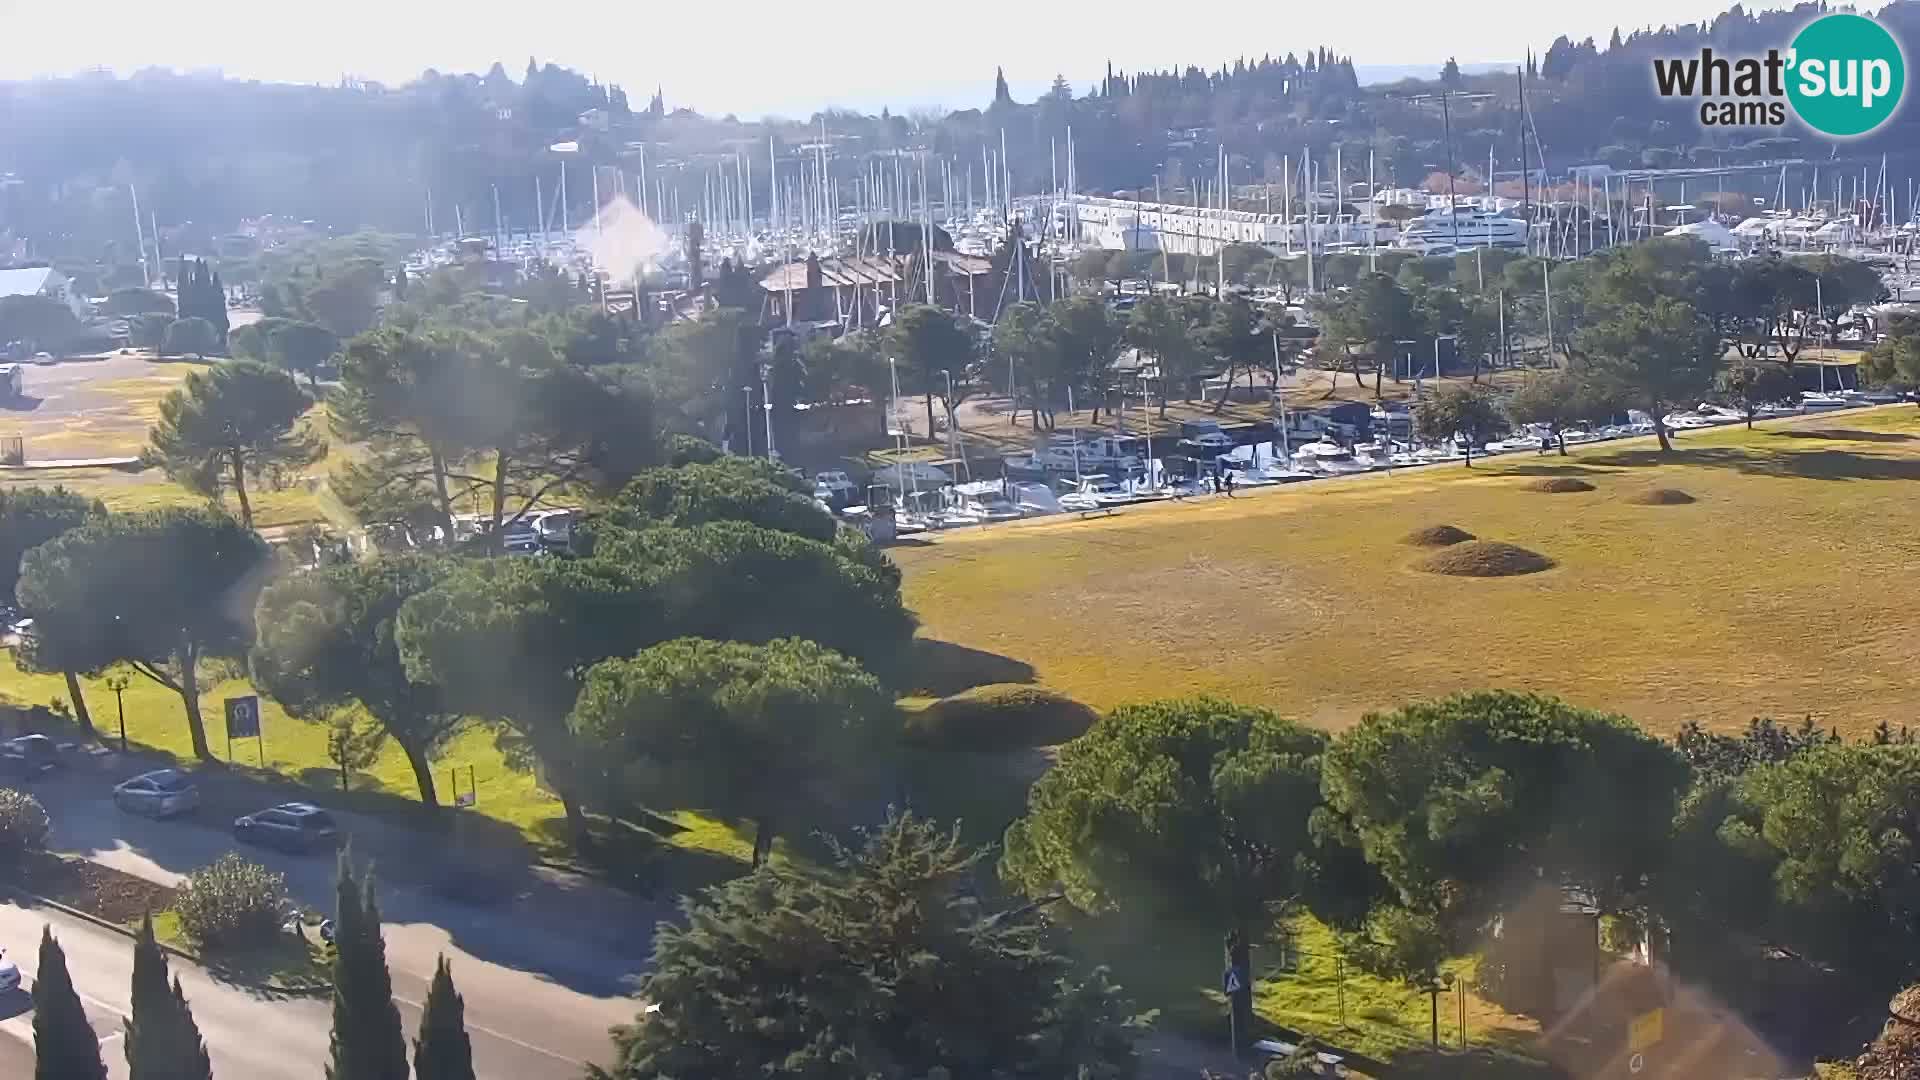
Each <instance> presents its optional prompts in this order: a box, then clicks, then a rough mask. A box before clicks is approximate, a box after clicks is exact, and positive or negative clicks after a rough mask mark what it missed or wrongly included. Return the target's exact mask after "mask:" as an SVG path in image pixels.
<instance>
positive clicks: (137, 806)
mask: <svg viewBox="0 0 1920 1080" xmlns="http://www.w3.org/2000/svg"><path fill="white" fill-rule="evenodd" d="M113 805H115V806H117V807H119V808H120V809H122V810H125V811H126V812H127V813H129V814H140V815H142V816H143V817H150V818H164V817H172V816H173V815H175V814H186V813H191V812H193V811H194V810H198V809H199V808H200V786H199V785H198V784H195V783H194V782H193V777H191V776H189V775H187V774H186V773H184V772H181V771H180V770H179V769H156V770H155V771H153V772H150V773H141V774H140V775H139V776H136V777H134V778H133V779H131V780H126V781H123V782H121V783H119V784H116V785H115V786H114V789H113Z"/></svg>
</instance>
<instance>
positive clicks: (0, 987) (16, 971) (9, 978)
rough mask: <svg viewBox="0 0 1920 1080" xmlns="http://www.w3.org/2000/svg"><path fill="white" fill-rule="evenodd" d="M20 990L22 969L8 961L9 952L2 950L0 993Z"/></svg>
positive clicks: (0, 952) (0, 950)
mask: <svg viewBox="0 0 1920 1080" xmlns="http://www.w3.org/2000/svg"><path fill="white" fill-rule="evenodd" d="M18 989H20V968H19V967H18V966H17V965H15V964H14V962H13V961H11V960H9V959H7V950H5V949H0V991H7V990H18Z"/></svg>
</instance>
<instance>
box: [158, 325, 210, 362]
mask: <svg viewBox="0 0 1920 1080" xmlns="http://www.w3.org/2000/svg"><path fill="white" fill-rule="evenodd" d="M161 348H163V349H164V350H165V351H167V352H170V353H176V354H182V355H192V356H206V355H208V354H209V353H213V352H217V351H218V350H219V348H220V332H219V331H218V330H215V329H214V327H213V324H212V323H210V322H208V321H207V320H205V319H202V318H199V317H198V316H189V317H188V318H185V319H175V320H173V321H172V322H170V323H168V324H167V332H166V340H164V341H163V342H161Z"/></svg>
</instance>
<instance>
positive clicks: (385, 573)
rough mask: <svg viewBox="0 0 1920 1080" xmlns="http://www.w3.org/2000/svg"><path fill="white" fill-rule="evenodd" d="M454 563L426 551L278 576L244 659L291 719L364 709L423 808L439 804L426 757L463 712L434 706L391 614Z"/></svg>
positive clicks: (432, 692)
mask: <svg viewBox="0 0 1920 1080" xmlns="http://www.w3.org/2000/svg"><path fill="white" fill-rule="evenodd" d="M452 569H453V567H452V564H450V563H448V562H445V561H442V560H439V559H435V558H432V557H428V556H424V555H383V556H380V557H378V558H374V559H366V560H361V561H358V562H351V563H346V564H343V565H339V566H327V567H322V568H319V569H316V570H313V571H310V572H307V573H304V574H295V575H292V576H290V577H286V578H282V579H281V580H279V581H276V582H274V583H273V584H272V585H270V586H268V587H267V589H266V590H265V591H264V592H262V593H261V594H260V603H259V606H258V608H257V611H256V614H255V619H254V621H255V623H256V625H258V626H259V628H260V633H259V639H258V640H257V641H256V642H255V643H254V646H253V650H252V652H251V653H250V654H249V656H248V665H249V668H250V669H251V671H252V674H253V678H254V682H255V684H256V685H258V686H259V687H260V688H261V689H262V690H264V691H266V692H267V693H269V694H272V695H273V697H274V699H275V700H277V701H279V702H280V703H281V704H282V705H283V706H285V707H286V709H287V711H288V712H291V713H293V714H294V715H295V716H298V717H302V718H305V719H310V720H323V719H326V718H328V717H330V716H332V715H334V714H337V713H347V712H349V711H350V710H351V709H352V707H354V706H358V707H359V708H360V709H361V710H364V711H365V712H366V714H367V715H368V716H369V717H371V718H372V719H373V720H374V722H375V723H377V724H378V725H379V726H380V729H381V730H382V731H384V732H385V733H386V734H387V735H389V736H391V737H392V738H393V741H394V742H395V743H396V744H398V745H399V747H400V749H401V751H402V752H403V753H405V754H406V756H407V764H408V765H410V766H411V767H412V769H413V779H414V785H415V786H416V787H417V788H418V789H419V792H420V801H421V802H423V803H425V804H426V805H428V806H438V805H439V797H438V795H437V793H436V791H435V788H434V780H433V757H434V755H435V754H436V753H437V752H438V751H439V750H440V748H441V747H443V746H444V745H446V741H447V740H448V739H449V738H451V737H452V735H453V734H454V732H455V731H457V730H458V729H459V727H460V724H461V720H462V717H461V716H460V714H459V713H457V712H454V711H452V710H450V709H447V708H444V707H443V706H442V705H441V703H440V694H439V691H438V689H437V688H435V687H434V686H432V685H430V684H427V683H421V682H416V681H414V680H412V679H410V678H408V676H407V670H406V666H405V664H403V663H402V662H401V659H400V650H399V645H398V642H397V640H396V637H395V620H396V619H397V618H398V617H399V613H400V607H401V605H402V604H404V603H406V601H407V599H408V598H409V597H412V596H415V595H418V594H420V593H422V592H425V591H426V590H428V589H431V588H432V587H433V586H434V585H435V584H437V583H439V582H440V581H441V580H442V579H443V578H445V577H446V575H447V574H448V573H449V572H451V570H452ZM342 786H344V778H343V783H342Z"/></svg>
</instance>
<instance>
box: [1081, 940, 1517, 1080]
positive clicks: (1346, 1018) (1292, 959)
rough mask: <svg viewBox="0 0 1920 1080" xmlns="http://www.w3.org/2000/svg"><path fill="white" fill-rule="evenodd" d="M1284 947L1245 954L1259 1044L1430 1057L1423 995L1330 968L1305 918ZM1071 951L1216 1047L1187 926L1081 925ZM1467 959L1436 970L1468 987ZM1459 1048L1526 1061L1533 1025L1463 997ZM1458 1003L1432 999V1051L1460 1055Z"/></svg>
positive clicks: (1200, 964)
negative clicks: (1274, 1040) (1312, 1044)
mask: <svg viewBox="0 0 1920 1080" xmlns="http://www.w3.org/2000/svg"><path fill="white" fill-rule="evenodd" d="M1290 925H1291V927H1292V931H1293V933H1292V948H1291V949H1286V950H1283V949H1282V948H1281V947H1280V945H1279V944H1278V942H1277V941H1273V942H1269V943H1268V944H1266V945H1264V946H1262V947H1260V948H1257V949H1256V950H1255V951H1254V957H1253V959H1254V969H1255V982H1254V994H1253V1008H1254V1015H1255V1016H1256V1018H1257V1019H1258V1020H1259V1022H1260V1023H1261V1024H1262V1025H1263V1027H1262V1029H1261V1031H1260V1032H1259V1034H1260V1035H1261V1036H1262V1037H1264V1036H1266V1035H1270V1034H1274V1033H1276V1032H1280V1031H1285V1032H1290V1033H1295V1034H1300V1035H1306V1036H1309V1037H1312V1038H1314V1039H1317V1040H1319V1041H1321V1042H1323V1043H1325V1044H1327V1045H1329V1046H1334V1047H1338V1048H1340V1049H1341V1050H1345V1051H1349V1052H1352V1053H1357V1054H1364V1055H1366V1056H1367V1057H1371V1058H1376V1059H1378V1060H1381V1061H1386V1062H1396V1063H1397V1061H1398V1060H1400V1059H1406V1058H1408V1057H1409V1056H1417V1055H1419V1054H1422V1053H1424V1052H1426V1051H1427V1050H1428V1048H1429V1041H1428V1040H1429V1038H1430V1035H1431V1024H1430V1019H1431V1017H1430V1012H1429V1002H1428V999H1427V995H1426V994H1424V993H1422V992H1420V991H1418V990H1416V989H1414V988H1413V987H1410V986H1407V985H1406V984H1404V983H1401V982H1398V981H1394V980H1388V979H1380V978H1377V977H1375V976H1372V975H1368V974H1365V973H1364V972H1359V971H1356V970H1354V968H1353V966H1352V965H1350V964H1346V963H1344V962H1343V961H1341V960H1340V959H1339V955H1340V954H1339V949H1338V944H1337V941H1336V939H1335V936H1334V934H1333V931H1331V930H1330V929H1328V928H1327V927H1326V926H1325V925H1323V924H1322V923H1320V922H1318V921H1317V920H1315V919H1313V918H1312V917H1310V916H1304V915H1303V916H1299V917H1297V918H1294V919H1293V920H1291V923H1290ZM1073 941H1074V947H1075V948H1077V949H1078V950H1080V951H1081V952H1082V954H1083V955H1084V957H1085V959H1086V961H1087V962H1088V963H1104V964H1107V965H1109V966H1110V967H1112V968H1113V971H1114V977H1115V978H1116V979H1117V980H1118V981H1119V982H1120V984H1121V986H1122V987H1123V988H1125V990H1126V992H1127V994H1128V996H1129V997H1131V998H1132V1000H1133V1001H1134V1002H1136V1003H1137V1004H1138V1005H1141V1006H1146V1007H1152V1008H1157V1009H1159V1010H1160V1016H1159V1021H1158V1023H1159V1025H1160V1026H1162V1027H1165V1028H1169V1029H1171V1030H1174V1031H1177V1032H1180V1033H1182V1034H1185V1035H1189V1036H1191V1037H1194V1038H1199V1039H1207V1040H1214V1041H1219V1042H1222V1043H1224V1042H1225V1041H1226V1037H1227V1012H1226V1009H1227V1006H1226V997H1225V995H1224V994H1223V993H1222V990H1221V984H1220V980H1221V971H1222V969H1223V968H1224V966H1225V965H1224V961H1223V954H1222V950H1221V945H1220V939H1219V938H1218V937H1217V936H1213V935H1208V934H1204V933H1201V932H1198V931H1196V930H1194V929H1193V928H1190V927H1174V926H1164V925H1155V926H1153V927H1151V928H1150V929H1149V928H1140V927H1133V926H1127V925H1125V923H1124V922H1122V921H1119V920H1108V919H1098V920H1086V921H1083V922H1080V923H1078V924H1077V925H1076V926H1075V928H1074V935H1073ZM1474 964H1475V960H1474V959H1473V958H1472V957H1466V958H1462V959H1460V960H1456V961H1454V962H1453V963H1451V964H1449V965H1447V967H1446V968H1445V971H1446V972H1447V973H1448V974H1451V975H1453V976H1454V977H1455V980H1456V985H1460V980H1463V979H1464V980H1466V981H1467V982H1468V983H1470V982H1471V979H1472V975H1473V970H1474ZM1466 999H1467V1025H1466V1045H1467V1047H1468V1048H1470V1049H1478V1050H1482V1051H1486V1052H1488V1053H1494V1054H1498V1055H1500V1056H1511V1057H1515V1058H1522V1059H1523V1058H1524V1057H1525V1048H1526V1047H1527V1045H1528V1044H1529V1043H1530V1042H1532V1040H1533V1039H1535V1038H1536V1037H1537V1036H1538V1035H1539V1031H1540V1029H1539V1025H1538V1024H1536V1023H1534V1022H1533V1021H1531V1020H1529V1019H1526V1018H1524V1017H1520V1016H1515V1015H1513V1014H1511V1013H1508V1012H1506V1011H1505V1010H1503V1009H1501V1008H1500V1007H1498V1006H1496V1005H1494V1004H1492V1003H1491V1002H1487V1001H1482V1000H1480V999H1479V997H1478V996H1477V995H1475V994H1472V993H1471V992H1469V993H1467V995H1466ZM1459 1008H1460V1004H1459V999H1458V998H1457V997H1456V996H1455V993H1454V992H1453V991H1449V992H1446V993H1443V994H1441V995H1440V1042H1441V1045H1442V1046H1443V1047H1447V1048H1458V1047H1459V1046H1460V1041H1461V1040H1460V1033H1461V1028H1460V1022H1459Z"/></svg>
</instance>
